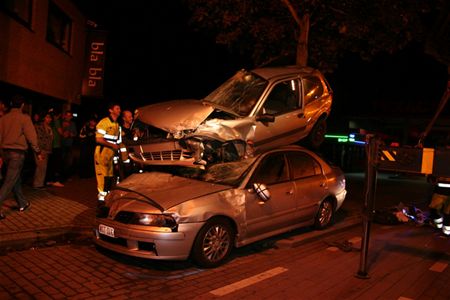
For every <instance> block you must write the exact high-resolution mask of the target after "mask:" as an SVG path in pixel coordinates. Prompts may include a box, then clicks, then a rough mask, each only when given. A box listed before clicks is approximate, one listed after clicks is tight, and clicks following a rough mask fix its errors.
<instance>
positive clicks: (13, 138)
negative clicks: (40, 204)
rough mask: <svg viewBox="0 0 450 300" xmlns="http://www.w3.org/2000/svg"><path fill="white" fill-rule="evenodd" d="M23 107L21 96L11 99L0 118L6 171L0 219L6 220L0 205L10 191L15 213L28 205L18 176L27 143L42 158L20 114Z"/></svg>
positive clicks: (28, 122) (24, 116)
mask: <svg viewBox="0 0 450 300" xmlns="http://www.w3.org/2000/svg"><path fill="white" fill-rule="evenodd" d="M24 104H25V99H24V98H23V97H22V96H20V95H17V96H14V97H13V99H12V101H11V111H10V112H9V113H7V114H6V115H4V116H3V117H2V118H0V151H1V159H0V160H1V163H3V162H4V163H5V164H6V168H7V171H6V176H5V181H4V182H3V185H2V187H1V188H0V219H4V218H5V217H6V216H5V215H4V214H3V211H1V206H2V204H3V201H4V200H5V199H6V197H7V196H8V194H9V193H10V192H11V191H13V192H14V196H15V199H16V201H17V204H18V206H19V212H22V211H25V210H26V209H27V208H29V207H30V205H31V203H30V202H29V201H27V200H26V199H25V196H24V195H23V192H22V180H21V177H20V175H21V174H20V173H21V171H22V168H23V165H24V161H25V153H26V151H27V149H28V143H30V144H31V148H32V149H33V151H34V152H35V153H36V155H37V157H38V159H42V154H41V150H40V149H39V146H38V140H37V135H36V130H35V129H34V126H33V122H32V121H31V118H30V116H29V115H27V114H24V113H23V112H22V109H23V106H24ZM27 142H28V143H27Z"/></svg>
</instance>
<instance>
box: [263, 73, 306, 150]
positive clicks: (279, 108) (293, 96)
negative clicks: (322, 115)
mask: <svg viewBox="0 0 450 300" xmlns="http://www.w3.org/2000/svg"><path fill="white" fill-rule="evenodd" d="M300 95H301V93H300V91H299V81H298V80H297V79H289V80H284V81H280V82H278V83H276V84H275V85H274V86H273V87H272V88H271V89H270V91H269V93H268V95H267V96H266V99H265V100H264V103H263V105H262V107H261V108H260V110H259V111H258V113H257V114H258V115H262V114H270V115H273V116H274V117H275V120H274V122H260V121H257V122H256V127H255V138H254V146H255V148H257V149H259V150H265V149H271V148H276V147H278V146H282V145H288V144H292V143H294V142H297V141H298V140H300V139H301V138H303V137H305V136H306V119H305V117H304V115H303V107H302V103H301V101H300V100H301V97H300Z"/></svg>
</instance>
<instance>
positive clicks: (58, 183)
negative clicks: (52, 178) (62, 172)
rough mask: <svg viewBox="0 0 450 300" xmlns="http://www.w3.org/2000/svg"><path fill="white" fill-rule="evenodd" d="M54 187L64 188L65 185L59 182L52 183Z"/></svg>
mask: <svg viewBox="0 0 450 300" xmlns="http://www.w3.org/2000/svg"><path fill="white" fill-rule="evenodd" d="M52 186H56V187H63V186H64V184H62V183H61V182H59V181H56V182H53V183H52Z"/></svg>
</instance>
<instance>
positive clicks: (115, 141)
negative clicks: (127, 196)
mask: <svg viewBox="0 0 450 300" xmlns="http://www.w3.org/2000/svg"><path fill="white" fill-rule="evenodd" d="M108 110H109V116H108V117H106V118H103V119H101V120H100V122H98V124H97V127H96V133H95V141H96V142H97V146H96V147H95V153H94V161H95V174H96V178H97V190H98V200H99V201H103V200H105V196H106V195H107V194H108V192H109V191H110V189H111V187H112V184H113V159H114V156H115V154H116V153H117V151H118V150H119V145H120V143H121V142H122V141H121V140H122V137H121V132H120V125H119V123H118V122H117V119H118V118H119V116H120V106H119V105H118V104H116V103H111V104H109V105H108Z"/></svg>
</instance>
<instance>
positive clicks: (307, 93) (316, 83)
mask: <svg viewBox="0 0 450 300" xmlns="http://www.w3.org/2000/svg"><path fill="white" fill-rule="evenodd" d="M302 84H303V99H304V102H305V105H307V104H308V103H310V102H312V101H314V100H316V99H318V98H320V97H321V96H322V94H323V84H322V81H320V79H319V78H318V77H313V76H310V77H305V78H303V79H302Z"/></svg>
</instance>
